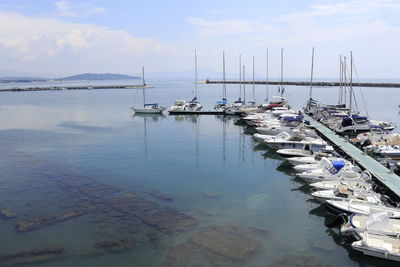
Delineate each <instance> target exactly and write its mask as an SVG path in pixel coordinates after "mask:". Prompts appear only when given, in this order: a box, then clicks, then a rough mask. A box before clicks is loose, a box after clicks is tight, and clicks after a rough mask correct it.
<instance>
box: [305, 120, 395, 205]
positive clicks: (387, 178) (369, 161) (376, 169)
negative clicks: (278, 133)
mask: <svg viewBox="0 0 400 267" xmlns="http://www.w3.org/2000/svg"><path fill="white" fill-rule="evenodd" d="M304 119H306V120H308V121H310V124H311V125H312V126H314V127H315V129H316V130H317V131H318V132H319V133H320V134H322V135H323V136H324V137H325V138H327V139H328V140H329V141H331V142H332V143H333V144H334V146H336V147H338V148H339V149H341V150H342V151H343V152H344V153H346V154H347V155H348V156H350V157H351V158H352V159H354V161H356V162H357V163H358V164H359V165H360V166H362V167H363V168H365V169H366V170H368V171H369V172H370V173H371V174H372V175H373V176H374V177H375V178H376V179H378V180H379V181H380V182H381V183H382V184H384V185H385V186H386V187H387V188H388V189H390V191H392V192H393V193H394V194H396V195H397V197H399V198H400V177H399V176H398V175H396V174H395V173H394V172H392V171H390V170H389V169H387V168H386V167H385V166H383V165H382V164H381V163H379V162H378V161H376V160H375V159H373V158H371V157H370V156H368V155H367V154H366V153H364V152H363V151H361V150H360V149H358V148H357V147H355V146H354V145H352V144H351V143H349V142H348V141H346V140H345V139H344V138H342V137H340V136H338V135H337V134H335V133H334V132H333V131H331V130H330V129H329V128H327V127H326V126H324V125H323V124H321V123H319V122H318V121H316V120H315V119H314V118H312V117H310V116H308V115H304Z"/></svg>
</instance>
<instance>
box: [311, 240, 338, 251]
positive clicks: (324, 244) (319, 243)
mask: <svg viewBox="0 0 400 267" xmlns="http://www.w3.org/2000/svg"><path fill="white" fill-rule="evenodd" d="M312 246H313V247H314V248H319V249H322V250H326V251H334V250H335V248H336V244H335V243H334V242H329V241H325V240H316V241H315V242H314V243H313V244H312Z"/></svg>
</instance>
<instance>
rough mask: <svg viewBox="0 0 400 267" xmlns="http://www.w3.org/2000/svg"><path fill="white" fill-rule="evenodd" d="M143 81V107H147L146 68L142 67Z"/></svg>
mask: <svg viewBox="0 0 400 267" xmlns="http://www.w3.org/2000/svg"><path fill="white" fill-rule="evenodd" d="M142 81H143V87H142V89H143V107H145V105H146V93H145V89H144V87H145V86H146V82H145V80H144V67H142Z"/></svg>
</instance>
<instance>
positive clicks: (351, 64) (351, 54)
mask: <svg viewBox="0 0 400 267" xmlns="http://www.w3.org/2000/svg"><path fill="white" fill-rule="evenodd" d="M349 95H350V98H349V115H350V116H351V105H352V102H353V52H352V51H350V92H349Z"/></svg>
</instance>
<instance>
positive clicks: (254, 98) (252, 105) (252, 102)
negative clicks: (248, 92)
mask: <svg viewBox="0 0 400 267" xmlns="http://www.w3.org/2000/svg"><path fill="white" fill-rule="evenodd" d="M255 92H256V80H255V58H254V55H253V99H252V100H250V101H249V102H247V107H248V108H255V107H256V95H255Z"/></svg>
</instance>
